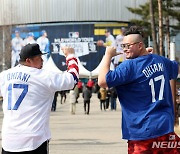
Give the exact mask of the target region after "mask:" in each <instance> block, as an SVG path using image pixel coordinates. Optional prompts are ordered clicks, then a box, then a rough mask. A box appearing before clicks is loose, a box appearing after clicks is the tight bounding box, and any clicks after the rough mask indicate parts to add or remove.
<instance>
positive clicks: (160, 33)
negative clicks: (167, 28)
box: [158, 0, 163, 56]
mask: <svg viewBox="0 0 180 154" xmlns="http://www.w3.org/2000/svg"><path fill="white" fill-rule="evenodd" d="M158 12H159V53H160V55H161V56H162V55H163V15H162V0H158Z"/></svg>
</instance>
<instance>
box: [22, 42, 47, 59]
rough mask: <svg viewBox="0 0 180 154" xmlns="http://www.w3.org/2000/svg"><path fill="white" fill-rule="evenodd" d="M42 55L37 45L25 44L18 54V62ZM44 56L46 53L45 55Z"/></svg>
mask: <svg viewBox="0 0 180 154" xmlns="http://www.w3.org/2000/svg"><path fill="white" fill-rule="evenodd" d="M43 54H44V53H42V52H41V50H40V49H39V44H37V43H33V44H27V45H25V46H24V47H23V48H22V49H21V52H20V54H19V56H20V61H25V60H26V59H27V58H32V57H34V56H37V55H43ZM45 54H46V53H45Z"/></svg>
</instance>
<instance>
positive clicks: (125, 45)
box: [121, 42, 140, 49]
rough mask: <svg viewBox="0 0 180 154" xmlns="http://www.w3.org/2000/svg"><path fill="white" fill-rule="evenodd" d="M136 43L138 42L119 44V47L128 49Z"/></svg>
mask: <svg viewBox="0 0 180 154" xmlns="http://www.w3.org/2000/svg"><path fill="white" fill-rule="evenodd" d="M137 43H140V42H135V43H126V44H121V48H122V49H130V47H131V46H132V45H135V44H137Z"/></svg>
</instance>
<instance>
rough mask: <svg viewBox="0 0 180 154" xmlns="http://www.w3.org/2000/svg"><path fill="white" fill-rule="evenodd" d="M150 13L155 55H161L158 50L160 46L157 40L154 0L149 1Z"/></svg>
mask: <svg viewBox="0 0 180 154" xmlns="http://www.w3.org/2000/svg"><path fill="white" fill-rule="evenodd" d="M149 12H150V19H151V31H152V40H153V48H154V51H155V53H157V54H159V49H158V45H157V38H156V26H155V19H154V10H153V3H152V0H149Z"/></svg>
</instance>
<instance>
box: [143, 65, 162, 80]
mask: <svg viewBox="0 0 180 154" xmlns="http://www.w3.org/2000/svg"><path fill="white" fill-rule="evenodd" d="M160 71H164V68H163V64H162V63H157V64H152V65H149V66H147V67H146V68H145V69H143V71H142V72H143V74H144V75H145V76H146V77H147V78H148V77H150V76H151V75H152V74H154V73H156V72H160Z"/></svg>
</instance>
